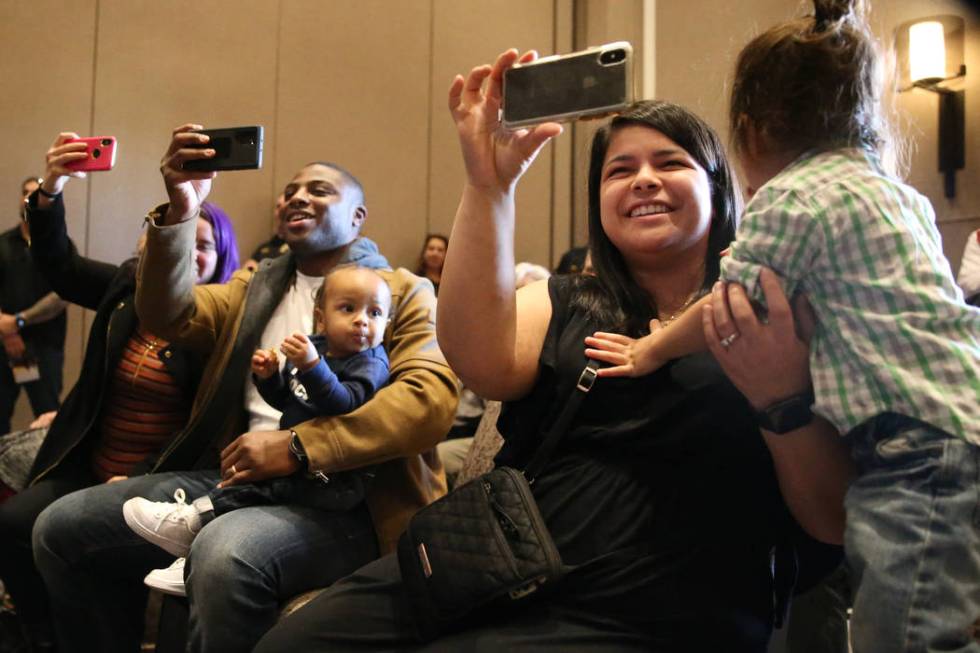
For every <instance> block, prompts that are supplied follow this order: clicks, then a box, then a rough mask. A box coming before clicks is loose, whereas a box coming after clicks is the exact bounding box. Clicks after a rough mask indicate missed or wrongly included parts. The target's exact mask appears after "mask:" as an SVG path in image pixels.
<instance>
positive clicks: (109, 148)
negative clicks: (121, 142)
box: [65, 136, 116, 172]
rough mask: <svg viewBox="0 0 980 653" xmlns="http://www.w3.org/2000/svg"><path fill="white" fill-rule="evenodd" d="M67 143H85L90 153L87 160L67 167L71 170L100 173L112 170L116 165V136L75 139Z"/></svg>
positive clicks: (86, 149)
mask: <svg viewBox="0 0 980 653" xmlns="http://www.w3.org/2000/svg"><path fill="white" fill-rule="evenodd" d="M67 142H68V143H85V145H86V148H85V151H86V152H88V158H87V159H82V160H81V161H75V162H73V163H69V164H68V165H66V166H65V167H66V168H68V169H69V170H81V171H84V172H98V171H100V170H112V166H114V165H116V138H115V136H88V137H86V138H73V139H71V140H70V141H67Z"/></svg>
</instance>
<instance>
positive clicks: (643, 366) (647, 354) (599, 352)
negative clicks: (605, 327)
mask: <svg viewBox="0 0 980 653" xmlns="http://www.w3.org/2000/svg"><path fill="white" fill-rule="evenodd" d="M659 327H660V324H659V323H658V322H657V321H656V320H651V321H650V328H651V333H650V335H648V336H643V337H642V338H637V339H634V338H630V337H629V336H624V335H621V334H618V333H605V332H603V331H596V332H595V333H594V334H592V335H591V336H590V337H587V338H586V339H585V344H586V345H587V346H588V348H587V349H586V350H585V355H586V356H587V357H589V358H592V359H595V360H597V361H602V362H604V363H610V364H611V365H612V367H601V368H599V369H598V370H596V373H597V374H598V375H599V376H633V377H636V376H644V375H647V374H650V373H651V372H655V371H656V370H658V369H660V368H661V367H663V364H664V363H665V362H666V361H662V360H659V359H658V358H657V355H656V347H655V346H654V343H656V341H657V332H658V330H659Z"/></svg>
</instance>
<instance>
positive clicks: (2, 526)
mask: <svg viewBox="0 0 980 653" xmlns="http://www.w3.org/2000/svg"><path fill="white" fill-rule="evenodd" d="M71 138H78V136H77V135H76V134H73V133H67V132H66V133H62V134H60V135H59V136H58V138H57V139H56V140H55V142H54V144H53V145H52V146H51V148H50V149H49V150H48V152H47V170H46V172H45V175H44V180H43V182H42V183H41V186H40V188H39V189H38V190H37V191H35V192H34V193H33V194H32V195H31V196H30V198H29V203H28V210H27V220H28V222H29V223H30V229H31V255H32V256H33V257H34V260H35V262H36V263H37V266H38V269H40V270H41V272H42V273H43V274H44V275H45V276H46V277H47V279H48V282H49V283H50V284H51V287H52V288H53V289H54V291H55V292H57V293H58V295H59V296H60V297H61V298H62V299H64V300H66V301H69V302H72V303H74V304H78V305H79V306H82V307H84V308H88V309H90V310H93V311H95V316H94V319H93V321H92V328H91V330H90V331H89V338H88V343H87V345H86V348H85V359H84V361H83V363H82V367H81V373H80V375H79V378H78V382H77V383H76V384H75V387H74V388H72V390H71V392H70V393H69V394H68V396H67V398H66V399H65V401H64V403H63V404H62V406H61V409H60V410H59V411H58V413H57V415H56V416H55V418H54V421H53V422H52V423H51V426H50V429H49V431H48V434H47V437H46V438H45V440H44V443H43V444H42V445H41V449H40V451H39V452H38V455H37V457H36V458H35V460H34V465H33V468H32V469H31V473H30V482H29V484H28V486H27V487H26V488H25V489H24V490H23V491H21V492H20V493H19V494H16V495H14V496H13V497H11V498H10V499H8V500H7V501H6V502H4V503H3V505H0V533H3V537H0V578H2V579H3V582H4V584H5V585H6V587H7V591H8V592H9V593H10V595H11V596H12V597H13V600H14V603H15V606H16V609H17V614H18V616H19V617H20V619H21V620H22V622H23V624H24V626H25V628H26V630H27V632H28V635H29V637H30V639H31V640H32V646H33V650H35V651H45V650H53V643H52V642H53V635H52V633H51V629H50V623H49V616H48V599H47V593H46V592H45V589H44V583H43V581H42V579H41V576H40V575H39V574H38V572H37V570H36V568H35V567H34V558H33V551H32V546H31V530H32V529H33V527H34V522H35V520H36V519H37V516H38V515H39V514H40V513H41V511H42V510H44V508H46V507H47V506H48V505H49V504H50V503H52V502H53V501H55V500H56V499H58V498H60V497H62V496H64V495H66V494H68V493H70V492H74V491H75V490H79V489H82V488H85V487H89V486H91V485H95V484H97V483H111V482H113V481H117V480H120V479H123V478H126V477H128V476H132V475H135V474H142V473H148V472H150V471H151V470H152V469H153V464H154V460H155V459H156V457H157V455H158V454H159V453H160V452H162V451H164V450H165V449H166V447H167V446H168V444H169V443H170V441H171V440H172V439H173V438H174V436H175V435H177V434H178V433H179V432H180V431H181V429H183V427H184V425H185V424H186V421H187V416H188V414H189V412H190V407H191V402H192V401H193V399H194V395H195V393H196V391H197V384H198V380H199V378H200V373H201V370H202V369H203V366H204V362H205V361H204V360H203V359H201V358H200V357H197V356H193V355H191V354H189V353H187V352H184V351H182V350H180V349H177V348H175V347H171V346H170V345H169V344H168V343H167V342H166V341H164V340H162V339H161V338H158V337H156V336H154V335H153V334H152V333H149V332H148V331H146V330H145V329H143V328H142V327H141V326H140V324H139V321H138V319H137V317H136V311H135V308H134V303H133V298H134V294H135V292H136V276H135V273H136V262H137V260H136V259H135V258H131V259H129V260H127V261H125V262H123V263H122V264H120V265H114V264H111V263H106V262H102V261H95V260H92V259H89V258H85V257H83V256H81V255H79V253H78V251H77V249H76V248H75V245H74V243H73V242H72V241H71V239H70V238H69V237H68V232H67V228H66V224H65V206H64V201H63V199H62V197H63V196H62V191H63V190H64V187H65V184H66V183H67V182H68V179H69V177H83V176H84V173H81V172H74V171H71V170H69V169H68V168H67V165H68V164H69V163H71V162H73V161H81V160H83V159H85V157H87V156H88V155H87V154H86V152H85V151H84V150H85V144H84V143H69V142H67V141H68V140H69V139H71ZM196 261H197V282H198V283H223V282H225V281H226V280H227V279H228V278H229V277H230V276H231V274H232V272H234V271H235V270H236V269H237V268H238V266H239V265H238V244H237V242H236V240H235V232H234V229H233V227H232V225H231V220H230V219H229V218H228V215H227V214H226V213H225V212H224V211H222V210H221V209H220V208H219V207H218V206H216V205H214V204H210V203H208V202H205V203H204V205H203V210H202V213H201V217H200V218H199V220H198V226H197V251H196ZM119 627H120V628H127V627H130V625H129V624H119Z"/></svg>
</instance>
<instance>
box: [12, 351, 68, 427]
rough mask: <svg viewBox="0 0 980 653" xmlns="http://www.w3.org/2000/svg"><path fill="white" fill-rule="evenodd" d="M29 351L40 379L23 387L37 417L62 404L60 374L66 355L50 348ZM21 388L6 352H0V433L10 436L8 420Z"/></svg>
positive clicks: (56, 408)
mask: <svg viewBox="0 0 980 653" xmlns="http://www.w3.org/2000/svg"><path fill="white" fill-rule="evenodd" d="M30 351H31V353H32V354H33V356H34V359H35V360H36V362H37V367H38V372H39V373H40V375H41V378H40V379H38V380H37V381H31V382H30V383H24V384H23V388H24V390H26V391H27V398H28V399H30V401H31V410H32V411H34V416H35V417H37V416H38V415H40V414H41V413H46V412H48V411H51V410H58V406H59V405H61V402H60V397H61V371H62V367H63V366H64V362H65V353H64V351H62V350H61V349H54V348H52V347H33V348H31V350H30ZM20 389H21V384H19V383H17V382H16V381H14V374H13V372H12V371H11V370H10V361H9V360H8V359H7V354H6V352H5V351H3V349H0V433H10V417H11V415H13V414H14V406H15V405H16V404H17V397H18V396H20Z"/></svg>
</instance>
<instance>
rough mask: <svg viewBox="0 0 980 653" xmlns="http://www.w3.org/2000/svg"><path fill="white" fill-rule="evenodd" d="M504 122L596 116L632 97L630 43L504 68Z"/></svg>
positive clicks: (519, 124)
mask: <svg viewBox="0 0 980 653" xmlns="http://www.w3.org/2000/svg"><path fill="white" fill-rule="evenodd" d="M503 95H504V98H503V124H504V126H505V127H506V128H508V129H518V128H520V127H526V126H528V125H535V124H538V123H542V122H552V121H553V122H568V121H572V120H578V119H581V118H590V117H591V118H595V117H601V116H604V115H608V114H610V113H614V112H616V111H619V110H622V109H623V108H625V107H626V106H628V105H629V104H630V103H632V102H633V47H632V46H631V45H630V44H629V43H627V42H626V41H617V42H615V43H608V44H606V45H600V46H597V47H594V48H588V49H587V50H582V51H579V52H572V53H571V54H566V55H561V56H559V55H554V56H550V57H544V58H542V59H537V60H534V61H529V62H527V63H519V64H517V65H515V66H514V67H513V68H510V69H509V70H507V71H506V72H505V73H504V89H503Z"/></svg>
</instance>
